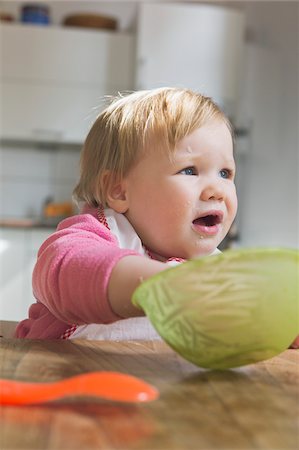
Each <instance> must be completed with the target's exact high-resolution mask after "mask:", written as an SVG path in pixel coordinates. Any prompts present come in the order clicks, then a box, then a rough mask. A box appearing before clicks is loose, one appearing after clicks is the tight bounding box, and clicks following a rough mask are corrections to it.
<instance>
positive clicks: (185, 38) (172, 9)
mask: <svg viewBox="0 0 299 450" xmlns="http://www.w3.org/2000/svg"><path fill="white" fill-rule="evenodd" d="M243 30H244V17H243V15H242V14H241V13H240V12H238V11H234V10H231V9H227V8H222V7H217V6H212V5H183V4H162V3H160V4H141V5H140V8H139V17H138V34H137V58H138V59H137V60H138V70H137V84H138V88H152V87H159V86H165V85H166V86H181V87H188V88H191V89H194V90H197V91H200V92H202V93H204V94H206V95H208V96H212V97H213V98H214V99H215V100H216V101H218V102H219V103H220V104H221V105H222V106H223V105H225V106H227V107H229V106H230V104H231V103H234V101H235V99H236V96H237V93H238V83H239V67H240V61H241V57H242V47H243Z"/></svg>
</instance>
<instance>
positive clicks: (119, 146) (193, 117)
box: [73, 88, 232, 206]
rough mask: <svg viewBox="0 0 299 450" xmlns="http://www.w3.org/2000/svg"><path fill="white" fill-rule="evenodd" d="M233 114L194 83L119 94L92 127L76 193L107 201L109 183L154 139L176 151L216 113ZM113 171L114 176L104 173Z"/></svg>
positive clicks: (91, 200) (80, 198) (95, 203)
mask: <svg viewBox="0 0 299 450" xmlns="http://www.w3.org/2000/svg"><path fill="white" fill-rule="evenodd" d="M217 118H218V119H221V120H223V121H225V123H226V124H227V126H228V128H229V129H230V131H231V132H232V129H231V125H230V122H229V120H228V119H227V118H226V116H225V115H224V113H223V112H222V111H221V110H220V108H219V107H218V106H217V105H216V104H215V103H214V102H213V101H212V99H211V98H209V97H205V96H203V95H201V94H199V93H196V92H193V91H191V90H189V89H181V88H158V89H153V90H146V91H145V90H144V91H137V92H134V93H132V94H129V95H126V96H122V95H121V94H119V96H118V97H115V98H114V100H113V102H112V103H111V104H110V105H109V106H108V107H107V108H105V109H104V110H103V111H102V113H101V114H100V115H99V116H98V118H97V119H96V121H95V122H94V124H93V126H92V127H91V129H90V131H89V133H88V135H87V138H86V140H85V143H84V146H83V150H82V153H81V159H80V179H79V182H78V184H77V186H76V187H75V189H74V192H73V194H74V199H75V200H76V201H85V202H87V203H88V204H89V205H93V206H98V205H100V204H101V205H103V206H107V203H106V193H107V189H108V188H109V183H112V182H113V180H115V179H122V178H123V177H124V176H126V174H127V173H128V171H129V170H130V169H131V168H132V167H133V165H134V164H135V163H136V162H137V161H138V159H139V158H140V157H141V156H142V155H143V154H144V152H145V151H147V149H148V146H149V145H150V144H152V145H153V144H154V145H155V148H157V147H159V148H163V149H165V150H166V151H168V152H169V154H170V155H171V154H172V153H173V152H174V151H175V148H176V145H177V143H178V142H179V141H180V140H181V139H183V138H184V137H185V136H187V135H188V134H190V133H192V132H193V131H194V130H195V129H197V128H199V127H201V126H202V125H204V124H205V123H206V122H207V121H209V120H211V119H217ZM107 173H110V174H111V173H112V174H113V177H111V176H110V177H105V176H104V174H107Z"/></svg>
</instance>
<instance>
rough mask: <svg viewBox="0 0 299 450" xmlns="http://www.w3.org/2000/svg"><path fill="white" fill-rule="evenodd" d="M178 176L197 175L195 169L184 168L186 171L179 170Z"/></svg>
mask: <svg viewBox="0 0 299 450" xmlns="http://www.w3.org/2000/svg"><path fill="white" fill-rule="evenodd" d="M179 173H180V174H182V175H197V170H196V168H195V167H193V166H192V167H186V169H183V170H180V171H179Z"/></svg>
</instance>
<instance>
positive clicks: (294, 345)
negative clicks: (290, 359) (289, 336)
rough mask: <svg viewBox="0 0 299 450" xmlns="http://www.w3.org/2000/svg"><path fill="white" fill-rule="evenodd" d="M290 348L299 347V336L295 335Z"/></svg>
mask: <svg viewBox="0 0 299 450" xmlns="http://www.w3.org/2000/svg"><path fill="white" fill-rule="evenodd" d="M290 348H299V336H297V337H296V339H295V340H294V342H293V343H292V344H291V345H290Z"/></svg>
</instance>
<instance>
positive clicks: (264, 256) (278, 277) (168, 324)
mask: <svg viewBox="0 0 299 450" xmlns="http://www.w3.org/2000/svg"><path fill="white" fill-rule="evenodd" d="M298 283H299V251H297V250H292V249H280V248H279V249H241V250H227V251H225V252H224V253H222V254H219V255H215V256H209V257H204V258H201V259H196V260H191V261H188V262H185V263H183V264H180V265H178V266H176V267H174V268H170V269H166V270H165V271H163V272H161V273H159V274H157V275H155V276H153V277H151V278H150V279H148V280H146V281H145V282H143V283H142V284H141V285H140V286H139V287H138V288H137V289H136V291H135V292H134V295H133V299H132V301H133V303H134V304H135V305H136V306H138V307H140V308H142V309H143V311H144V312H145V314H146V315H147V317H148V318H149V319H150V321H151V323H152V324H153V326H154V327H155V328H156V330H157V332H158V333H159V334H160V336H161V337H162V338H163V339H164V340H165V341H166V342H167V343H168V344H169V345H170V346H171V347H172V348H173V349H174V350H175V351H176V352H177V353H179V354H180V355H181V356H183V357H184V358H185V359H187V360H189V361H191V362H192V363H194V364H196V365H198V366H201V367H206V368H211V369H228V368H232V367H237V366H242V365H245V364H251V363H255V362H257V361H262V360H265V359H268V358H271V357H273V356H275V355H278V354H279V353H281V352H282V351H284V350H285V349H287V348H288V347H289V345H290V344H291V343H292V341H293V340H294V339H295V337H296V336H297V335H298V334H299V293H298Z"/></svg>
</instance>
